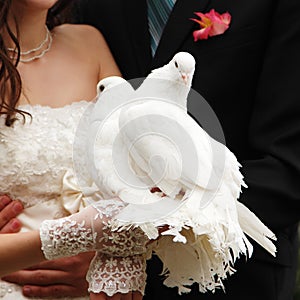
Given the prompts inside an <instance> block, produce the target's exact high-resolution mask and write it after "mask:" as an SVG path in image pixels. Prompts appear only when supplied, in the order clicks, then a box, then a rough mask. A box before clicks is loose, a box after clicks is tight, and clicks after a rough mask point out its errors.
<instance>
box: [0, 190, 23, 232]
mask: <svg viewBox="0 0 300 300" xmlns="http://www.w3.org/2000/svg"><path fill="white" fill-rule="evenodd" d="M22 211H23V205H22V204H21V202H20V201H18V200H11V199H10V198H9V197H8V196H6V195H1V196H0V233H15V232H18V231H20V229H21V227H22V224H21V222H20V221H19V220H18V219H16V217H17V216H18V215H19V214H20V213H21V212H22Z"/></svg>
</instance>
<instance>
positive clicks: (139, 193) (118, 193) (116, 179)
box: [87, 76, 162, 203]
mask: <svg viewBox="0 0 300 300" xmlns="http://www.w3.org/2000/svg"><path fill="white" fill-rule="evenodd" d="M97 92H98V95H97V99H96V103H95V105H94V107H93V109H92V111H91V113H90V116H89V130H88V141H87V145H88V147H87V152H88V153H87V157H88V163H87V164H88V169H89V172H90V175H91V177H92V179H93V180H94V182H95V183H96V185H97V186H98V188H99V190H100V191H101V194H102V197H104V198H111V197H119V198H120V199H121V200H123V201H124V202H130V203H132V202H133V203H134V202H135V203H144V202H146V201H147V203H148V202H156V201H161V200H162V199H161V197H160V196H158V195H157V194H154V193H151V191H150V189H149V188H148V186H147V185H146V184H145V183H144V182H143V181H141V180H140V179H139V178H138V177H137V176H133V173H128V172H127V173H126V175H125V176H123V177H122V168H123V165H124V163H123V157H124V154H123V153H122V152H123V150H125V147H124V145H123V144H122V141H121V140H120V139H118V137H119V114H120V111H121V109H122V108H123V107H124V106H126V105H128V103H130V102H131V101H132V99H133V93H134V89H133V88H132V86H131V85H130V84H129V83H128V82H127V81H126V80H125V79H123V78H121V77H118V76H110V77H107V78H104V79H102V80H101V81H100V82H99V83H98V85H97ZM118 141H119V143H118ZM120 143H121V144H120ZM125 155H126V153H125ZM129 183H130V184H129Z"/></svg>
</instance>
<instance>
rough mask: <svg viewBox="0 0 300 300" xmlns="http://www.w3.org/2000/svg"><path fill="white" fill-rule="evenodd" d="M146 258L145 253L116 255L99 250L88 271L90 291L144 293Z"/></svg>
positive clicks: (109, 293)
mask: <svg viewBox="0 0 300 300" xmlns="http://www.w3.org/2000/svg"><path fill="white" fill-rule="evenodd" d="M146 277H147V276H146V259H145V256H144V255H135V256H128V257H114V256H111V255H107V254H103V253H100V252H98V253H97V254H96V255H95V257H94V259H93V260H92V262H91V265H90V268H89V271H88V273H87V281H88V282H89V292H93V293H100V292H104V293H106V294H107V295H108V296H112V295H114V294H116V293H128V292H130V291H138V292H140V293H141V294H142V295H144V290H145V285H146Z"/></svg>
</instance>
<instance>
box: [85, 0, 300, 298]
mask: <svg viewBox="0 0 300 300" xmlns="http://www.w3.org/2000/svg"><path fill="white" fill-rule="evenodd" d="M212 8H214V9H215V10H216V11H217V12H219V13H224V12H226V11H228V12H229V13H230V14H231V16H232V21H231V24H230V27H229V29H228V30H227V31H226V32H225V33H224V34H222V35H219V36H214V37H210V38H209V39H207V40H201V41H197V42H195V41H194V40H193V35H192V33H193V31H194V30H197V29H199V26H198V25H197V24H196V23H194V22H192V21H191V20H190V18H193V17H195V16H194V12H198V11H200V12H208V11H209V10H210V9H212ZM146 10H147V7H146V1H145V0H128V1H125V0H101V1H99V0H89V1H83V2H82V7H81V8H80V17H81V22H83V23H88V24H91V25H94V26H96V27H97V28H98V29H99V30H100V31H101V32H102V33H103V35H104V36H105V38H106V40H107V42H108V44H109V46H110V48H111V51H112V53H113V55H114V57H115V59H116V61H117V63H118V65H119V67H120V69H121V72H122V73H123V75H124V77H125V78H127V79H131V78H136V77H142V76H146V75H147V74H148V72H149V71H150V70H151V69H153V68H155V67H158V66H161V65H163V64H165V63H167V62H168V61H169V60H170V59H171V58H172V56H173V55H174V54H175V53H176V52H178V51H188V52H190V53H191V54H192V55H193V56H194V57H195V59H196V72H195V75H194V79H193V84H192V88H193V89H195V90H196V91H198V92H199V93H200V94H201V95H202V96H203V97H204V98H205V99H206V101H208V103H209V104H210V106H211V107H212V109H213V110H214V112H215V113H216V115H217V117H218V119H219V121H220V123H221V125H222V128H223V130H224V135H225V138H226V144H227V146H228V147H229V148H230V149H231V150H232V151H233V152H234V153H235V154H236V156H237V157H238V160H239V161H240V162H241V164H242V166H243V167H242V169H241V171H242V173H243V174H244V176H245V181H246V183H247V184H248V186H249V188H248V189H247V190H244V191H243V193H242V196H241V198H240V201H242V202H244V203H245V204H246V205H247V206H248V207H249V208H250V209H251V210H252V211H254V212H255V213H256V215H257V216H259V217H260V218H261V219H262V220H263V222H264V223H265V224H266V225H268V226H269V227H270V228H271V229H272V230H274V231H275V232H276V234H277V237H278V242H277V247H278V254H277V257H276V258H275V259H274V258H273V257H271V256H270V255H269V254H268V253H266V251H264V250H262V249H261V248H260V247H259V246H257V247H256V248H255V253H254V259H253V260H250V262H249V263H248V264H247V267H248V266H249V265H251V267H253V268H254V269H255V262H256V261H260V262H261V263H262V264H267V266H270V265H271V264H273V266H281V267H286V268H291V267H292V266H293V265H294V264H295V253H296V249H297V244H296V230H297V226H296V223H297V222H298V220H299V215H300V200H299V199H300V184H299V181H300V84H299V83H300V54H299V53H300V1H299V0H288V1H286V0H277V1H275V0H264V1H262V0H251V1H237V0H201V1H200V0H177V2H176V4H175V7H174V9H173V12H172V14H171V15H170V18H169V21H168V23H167V24H166V27H165V30H164V32H163V35H162V37H161V41H160V44H159V46H158V49H157V52H156V54H155V57H154V58H153V59H152V57H151V52H150V43H149V40H150V37H149V32H148V27H147V13H146ZM189 111H190V113H191V114H192V115H193V116H195V117H196V118H197V119H198V121H199V122H200V123H201V113H200V112H199V111H197V104H195V103H189ZM198 116H199V117H198ZM202 117H205V116H203V115H202ZM206 130H207V131H208V132H209V133H210V134H211V135H214V133H215V132H214V128H206ZM214 137H215V138H217V139H218V136H214ZM249 268H250V267H249ZM274 268H275V267H274ZM257 270H258V269H257ZM257 270H256V272H257ZM249 272H250V271H249ZM261 272H263V271H261ZM254 273H255V270H254ZM251 274H252V273H251V272H250V273H249V274H248V275H249V276H250V275H251ZM290 274H292V273H290ZM235 276H238V275H235ZM245 276H246V277H245V278H247V271H245ZM251 276H252V275H251ZM291 276H292V275H291ZM233 277H234V276H233ZM258 278H259V277H258ZM248 279H249V278H248ZM276 280H277V279H276ZM278 280H279V281H280V279H278ZM289 280H290V281H292V277H291V278H289ZM235 288H238V287H237V286H236V287H235ZM174 297H175V296H174ZM174 297H173V298H170V299H175V298H174ZM288 297H290V296H287V294H285V296H283V298H280V299H284V300H287V299H290V298H288ZM153 299H154V298H153ZM157 299H160V298H157ZM161 299H169V298H166V297H165V298H163V297H162V298H161ZM190 299H194V298H190ZM201 299H206V298H204V296H202V297H201ZM214 299H215V298H214ZM217 299H221V298H220V296H219V298H218V297H217ZM226 299H227V298H226ZM232 299H233V298H232ZM244 299H246V298H244ZM247 299H248V298H247ZM249 299H250V298H249ZM257 299H258V298H257ZM261 299H263V298H261ZM264 299H269V298H264ZM270 299H277V298H274V297H273V298H270ZM278 299H279V298H278Z"/></svg>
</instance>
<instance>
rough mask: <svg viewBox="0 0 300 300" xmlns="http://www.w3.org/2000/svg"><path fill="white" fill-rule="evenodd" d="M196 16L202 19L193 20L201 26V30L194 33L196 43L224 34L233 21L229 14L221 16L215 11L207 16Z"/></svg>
mask: <svg viewBox="0 0 300 300" xmlns="http://www.w3.org/2000/svg"><path fill="white" fill-rule="evenodd" d="M195 15H196V16H198V17H199V18H200V20H199V19H191V20H192V21H194V22H196V23H198V24H199V25H200V29H199V30H195V31H194V32H193V36H194V41H195V42H197V41H198V40H206V39H207V38H208V37H209V36H214V35H219V34H222V33H224V32H225V31H226V30H227V29H228V28H229V24H230V21H231V15H230V14H229V13H228V12H226V13H224V14H222V15H221V14H219V13H217V12H216V11H215V10H214V9H212V10H211V11H210V12H208V13H206V14H203V13H201V12H195Z"/></svg>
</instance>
